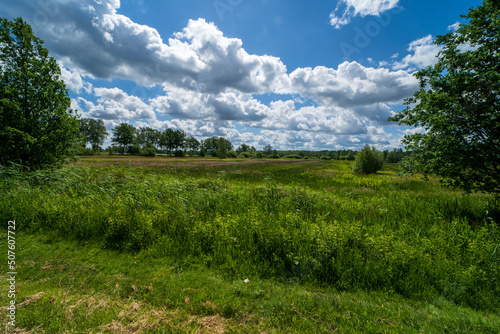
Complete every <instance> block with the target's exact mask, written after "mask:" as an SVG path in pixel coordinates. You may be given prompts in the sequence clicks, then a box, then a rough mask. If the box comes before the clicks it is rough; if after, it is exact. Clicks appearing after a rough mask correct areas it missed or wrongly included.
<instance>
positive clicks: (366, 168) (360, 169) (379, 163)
mask: <svg viewBox="0 0 500 334" xmlns="http://www.w3.org/2000/svg"><path fill="white" fill-rule="evenodd" d="M383 166H384V156H383V154H382V152H378V151H377V150H376V149H375V147H372V148H370V146H369V145H366V146H365V147H363V148H362V149H361V151H360V152H359V153H358V154H357V155H356V158H355V161H354V165H353V166H352V171H353V172H354V173H356V174H373V173H376V172H378V171H379V170H381V169H382V167H383Z"/></svg>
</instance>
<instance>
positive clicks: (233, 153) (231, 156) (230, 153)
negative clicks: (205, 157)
mask: <svg viewBox="0 0 500 334" xmlns="http://www.w3.org/2000/svg"><path fill="white" fill-rule="evenodd" d="M227 157H228V158H236V151H229V152H227Z"/></svg>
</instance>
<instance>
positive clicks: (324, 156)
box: [320, 155, 331, 160]
mask: <svg viewBox="0 0 500 334" xmlns="http://www.w3.org/2000/svg"><path fill="white" fill-rule="evenodd" d="M320 159H321V160H330V159H331V157H329V156H327V155H322V156H321V157H320Z"/></svg>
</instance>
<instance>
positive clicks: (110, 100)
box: [77, 88, 156, 120]
mask: <svg viewBox="0 0 500 334" xmlns="http://www.w3.org/2000/svg"><path fill="white" fill-rule="evenodd" d="M94 94H95V96H97V97H98V99H97V103H93V102H91V101H87V100H86V99H84V98H81V97H80V98H78V99H77V106H78V107H83V108H82V109H83V110H84V113H85V115H86V116H88V117H92V118H102V119H105V120H154V119H156V114H155V113H154V110H153V108H152V107H151V106H150V105H148V104H146V103H145V102H143V101H142V100H141V99H139V98H138V97H137V96H131V95H128V94H127V93H125V92H124V91H123V90H121V89H119V88H94ZM78 109H80V108H78Z"/></svg>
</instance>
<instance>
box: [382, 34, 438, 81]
mask: <svg viewBox="0 0 500 334" xmlns="http://www.w3.org/2000/svg"><path fill="white" fill-rule="evenodd" d="M441 50H442V47H441V46H439V45H436V44H434V38H433V37H432V35H428V36H425V37H423V38H420V39H417V40H415V41H413V42H411V43H410V45H409V46H408V51H410V52H411V53H410V54H408V55H407V56H406V57H404V58H403V60H402V61H399V62H394V63H393V65H392V68H393V69H394V70H401V69H407V71H410V72H413V71H414V70H415V68H414V67H416V68H425V67H427V66H432V65H435V64H436V63H437V60H438V59H437V58H436V57H437V55H438V53H439V51H441Z"/></svg>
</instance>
